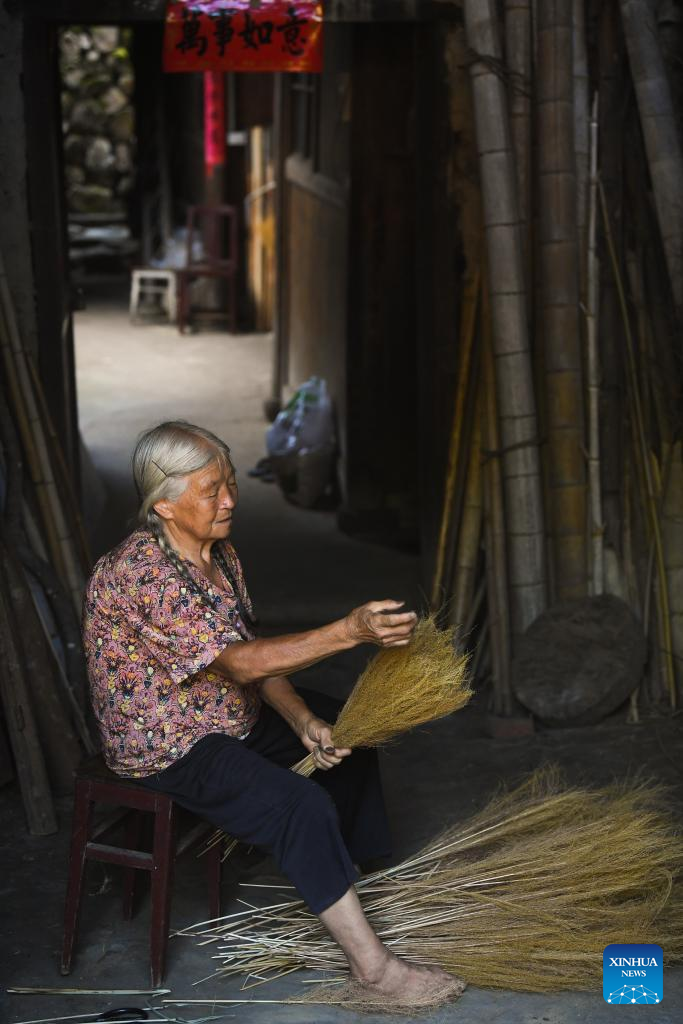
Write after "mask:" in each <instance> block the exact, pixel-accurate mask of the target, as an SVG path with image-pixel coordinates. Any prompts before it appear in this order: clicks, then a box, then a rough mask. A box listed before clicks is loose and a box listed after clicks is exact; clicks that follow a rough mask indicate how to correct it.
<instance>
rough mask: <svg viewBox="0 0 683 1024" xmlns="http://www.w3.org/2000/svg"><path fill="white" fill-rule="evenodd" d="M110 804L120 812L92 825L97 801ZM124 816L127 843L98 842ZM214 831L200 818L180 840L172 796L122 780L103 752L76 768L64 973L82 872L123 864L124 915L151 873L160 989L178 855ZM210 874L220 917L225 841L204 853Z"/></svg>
mask: <svg viewBox="0 0 683 1024" xmlns="http://www.w3.org/2000/svg"><path fill="white" fill-rule="evenodd" d="M95 803H104V804H112V805H114V806H115V807H116V808H117V810H116V811H114V812H113V813H111V814H110V815H108V817H107V818H105V819H104V820H103V821H101V822H99V823H98V824H97V825H96V826H93V820H92V818H93V814H92V811H93V804H95ZM145 811H146V812H148V813H150V814H152V815H153V828H154V838H153V845H152V852H151V853H146V852H144V851H143V850H140V849H138V848H137V847H138V846H139V843H140V835H141V831H142V824H143V815H142V812H145ZM122 819H125V838H124V842H125V846H111V845H108V844H107V843H106V842H98V840H99V839H103V838H105V836H104V833H106V832H108V831H109V830H111V829H112V828H113V827H114V825H116V824H117V823H119V822H121V821H122ZM213 831H214V829H213V827H212V826H210V825H208V824H207V823H206V822H198V823H197V824H196V825H195V826H194V827H193V828H191V829H190V830H189V831H188V832H187V833H186V834H185V835H184V836H183V837H182V839H181V840H180V841H179V842H176V807H175V804H174V803H173V800H172V799H171V798H170V797H169V796H164V795H163V794H161V793H155V792H154V791H153V790H150V789H145V788H144V787H143V786H138V785H136V783H135V781H134V780H132V781H128V780H127V779H123V778H121V777H120V776H118V775H115V774H114V773H113V772H111V771H109V769H108V768H107V767H106V765H105V763H104V761H103V759H102V756H101V755H99V754H98V755H97V756H96V757H91V758H90V759H89V760H87V761H85V762H84V763H83V764H82V765H81V766H80V768H78V770H77V772H76V788H75V794H74V818H73V829H72V834H71V854H70V858H69V880H68V886H67V894H66V914H65V920H64V944H63V947H62V968H61V969H62V974H69V973H70V971H71V960H72V957H73V951H74V944H75V941H76V932H77V928H78V912H79V908H80V902H81V891H82V888H83V875H84V873H85V864H86V861H88V860H99V861H103V862H104V863H105V864H120V865H121V866H122V867H123V868H124V869H125V871H124V879H123V916H124V918H126V919H130V918H131V917H132V916H133V897H134V893H135V877H136V876H135V872H136V871H137V870H142V871H150V872H151V876H152V877H151V882H152V885H151V889H152V921H151V929H150V957H151V977H152V987H153V988H158V987H159V985H160V984H161V980H162V978H163V975H164V964H165V961H166V947H167V945H168V925H169V913H170V908H171V881H172V875H173V862H174V859H175V857H176V856H179V855H180V854H181V853H184V852H185V850H187V849H188V848H189V847H190V846H193V845H196V844H198V843H199V842H200V841H201V840H202V839H203V838H208V836H209V835H210V834H211V833H212V832H213ZM206 859H207V867H208V875H209V917H210V918H215V917H218V916H219V915H220V885H221V844H220V843H219V844H217V845H215V846H214V847H212V849H211V850H210V851H209V852H208V853H207V854H206Z"/></svg>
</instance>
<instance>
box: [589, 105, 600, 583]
mask: <svg viewBox="0 0 683 1024" xmlns="http://www.w3.org/2000/svg"><path fill="white" fill-rule="evenodd" d="M590 140H591V142H590V193H589V198H590V201H589V216H588V259H587V264H586V284H587V286H586V311H585V312H586V352H587V358H586V373H587V378H588V494H589V505H590V536H591V592H592V593H593V594H602V592H603V591H604V589H605V547H604V529H605V527H604V523H603V520H602V490H601V486H600V359H599V355H598V304H599V302H600V261H599V260H598V250H597V212H598V95H597V93H596V94H595V96H594V98H593V106H592V111H591V131H590Z"/></svg>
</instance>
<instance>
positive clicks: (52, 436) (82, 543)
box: [26, 357, 92, 572]
mask: <svg viewBox="0 0 683 1024" xmlns="http://www.w3.org/2000/svg"><path fill="white" fill-rule="evenodd" d="M26 363H27V366H28V369H29V373H30V375H31V382H32V383H33V389H34V391H35V395H36V400H37V402H38V409H39V410H40V416H41V421H42V423H43V428H44V430H45V433H46V435H47V438H48V439H49V442H50V446H51V449H52V452H53V454H54V460H55V464H56V467H57V470H58V475H59V478H60V480H59V482H60V486H61V494H62V495H63V496H64V498H65V500H66V505H67V509H68V512H69V516H70V517H71V521H72V522H73V523H74V524H75V526H76V540H77V542H78V543H77V545H76V549H77V551H78V553H79V556H80V564H81V569H82V570H83V572H88V571H89V569H90V567H91V565H92V555H91V553H90V545H89V544H88V538H87V537H86V534H85V527H84V525H83V517H82V516H81V510H80V508H79V507H78V501H77V499H76V495H75V494H74V489H73V484H72V481H71V476H70V474H69V470H68V468H67V465H66V462H65V461H64V453H63V451H62V446H61V444H60V443H59V438H58V437H57V433H56V431H55V428H54V424H53V422H52V417H51V416H50V410H49V409H48V407H47V402H46V400H45V391H44V389H43V385H42V383H41V380H40V377H39V376H38V370H37V369H36V365H35V363H34V361H33V359H31V358H30V357H27V359H26Z"/></svg>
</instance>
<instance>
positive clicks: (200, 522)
mask: <svg viewBox="0 0 683 1024" xmlns="http://www.w3.org/2000/svg"><path fill="white" fill-rule="evenodd" d="M236 505H237V479H236V477H235V469H234V467H233V466H232V465H231V463H229V462H224V461H223V460H221V459H214V460H213V462H210V463H209V464H208V466H205V467H204V469H198V470H197V472H196V473H191V474H190V475H189V476H188V478H187V487H186V488H185V490H184V491H183V493H182V494H181V495H180V497H179V498H177V499H176V500H175V501H168V500H167V499H164V500H163V501H159V502H157V504H156V505H155V506H154V507H155V509H156V511H157V512H158V514H159V515H160V516H161V517H162V518H163V519H164V520H165V521H166V522H168V523H173V526H174V527H175V529H177V530H179V531H181V532H182V533H186V534H189V535H190V536H192V537H193V538H194V539H196V540H199V541H200V542H205V541H208V540H225V538H226V537H228V536H229V535H230V530H231V528H232V513H233V510H234V508H235V506H236Z"/></svg>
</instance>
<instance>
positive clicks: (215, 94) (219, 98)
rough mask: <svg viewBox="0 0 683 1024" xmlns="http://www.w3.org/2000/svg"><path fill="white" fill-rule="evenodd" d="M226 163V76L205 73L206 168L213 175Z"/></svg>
mask: <svg viewBox="0 0 683 1024" xmlns="http://www.w3.org/2000/svg"><path fill="white" fill-rule="evenodd" d="M224 163H225V76H224V74H223V72H222V71H205V72H204V166H205V168H206V171H207V174H209V175H211V173H212V172H213V169H214V168H215V167H221V166H222V165H223V164H224Z"/></svg>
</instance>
